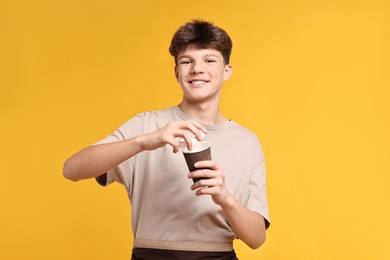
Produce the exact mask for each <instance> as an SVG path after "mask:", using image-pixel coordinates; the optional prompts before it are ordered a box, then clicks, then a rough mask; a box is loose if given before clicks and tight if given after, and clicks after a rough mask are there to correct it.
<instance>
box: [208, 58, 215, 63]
mask: <svg viewBox="0 0 390 260" xmlns="http://www.w3.org/2000/svg"><path fill="white" fill-rule="evenodd" d="M212 62H216V60H213V59H207V60H206V63H212Z"/></svg>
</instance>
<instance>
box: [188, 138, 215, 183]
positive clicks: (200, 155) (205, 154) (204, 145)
mask: <svg viewBox="0 0 390 260" xmlns="http://www.w3.org/2000/svg"><path fill="white" fill-rule="evenodd" d="M182 151H183V155H184V158H185V159H186V163H187V166H188V169H189V170H190V172H193V171H196V170H201V169H203V168H195V166H194V164H195V163H196V162H199V161H207V160H211V150H210V144H209V143H208V142H204V141H202V142H199V143H195V144H193V145H192V150H191V151H190V150H188V149H187V148H183V149H182ZM204 169H208V168H204ZM201 179H207V178H193V179H192V181H193V182H194V183H195V182H197V181H199V180H201Z"/></svg>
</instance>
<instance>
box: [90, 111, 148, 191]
mask: <svg viewBox="0 0 390 260" xmlns="http://www.w3.org/2000/svg"><path fill="white" fill-rule="evenodd" d="M142 133H143V123H142V119H141V117H140V116H135V117H133V118H132V119H130V120H128V121H127V122H126V123H124V124H123V125H122V126H120V127H119V128H118V129H117V130H115V131H114V132H113V133H111V134H109V135H108V136H107V137H106V138H104V139H102V140H100V141H98V142H96V143H95V144H93V145H101V144H107V143H113V142H119V141H124V140H127V139H130V138H133V137H136V136H138V135H141V134H142ZM133 165H134V163H133V159H132V158H130V159H127V160H125V161H124V162H122V163H120V164H119V165H117V166H116V167H114V168H112V169H110V170H108V171H107V172H106V173H104V174H102V175H100V176H98V177H96V178H95V179H96V181H97V183H99V184H100V185H101V186H107V185H109V184H111V183H113V182H118V183H121V184H123V185H128V184H129V182H130V181H131V179H132V174H133V168H134V167H133Z"/></svg>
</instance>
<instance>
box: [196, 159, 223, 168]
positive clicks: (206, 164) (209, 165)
mask: <svg viewBox="0 0 390 260" xmlns="http://www.w3.org/2000/svg"><path fill="white" fill-rule="evenodd" d="M194 166H195V168H210V169H212V170H219V169H220V168H219V166H218V165H217V164H216V163H215V162H214V161H212V160H206V161H199V162H196V163H195V164H194Z"/></svg>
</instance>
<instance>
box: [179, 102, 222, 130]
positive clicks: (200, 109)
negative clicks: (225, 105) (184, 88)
mask: <svg viewBox="0 0 390 260" xmlns="http://www.w3.org/2000/svg"><path fill="white" fill-rule="evenodd" d="M178 107H179V108H180V109H181V111H183V112H184V113H186V114H187V115H189V116H190V117H191V118H193V119H195V120H196V121H199V122H201V123H204V124H207V125H221V124H225V123H227V122H228V119H226V118H225V117H224V116H223V115H222V114H221V112H220V111H219V104H215V105H214V104H210V103H201V104H199V103H198V104H193V103H188V102H185V101H182V102H181V103H180V104H179V105H178Z"/></svg>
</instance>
